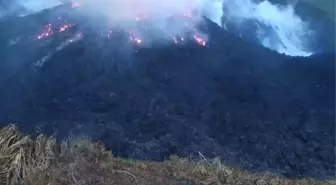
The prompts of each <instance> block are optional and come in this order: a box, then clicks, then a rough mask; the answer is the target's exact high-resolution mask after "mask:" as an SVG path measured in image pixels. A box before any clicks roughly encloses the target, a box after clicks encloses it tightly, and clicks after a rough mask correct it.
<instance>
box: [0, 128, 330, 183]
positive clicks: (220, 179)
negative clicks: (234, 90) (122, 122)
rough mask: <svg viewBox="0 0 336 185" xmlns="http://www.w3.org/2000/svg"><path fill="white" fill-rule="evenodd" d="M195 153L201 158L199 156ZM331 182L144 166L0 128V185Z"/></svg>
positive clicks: (190, 164)
mask: <svg viewBox="0 0 336 185" xmlns="http://www.w3.org/2000/svg"><path fill="white" fill-rule="evenodd" d="M200 155H201V154H200ZM334 183H335V181H315V180H312V179H304V180H289V179H284V178H280V177H278V176H275V175H271V174H251V173H248V172H244V171H241V170H237V169H233V168H229V167H227V166H225V165H223V164H222V163H221V162H220V160H218V159H213V160H207V159H205V158H204V159H203V160H200V161H194V160H191V159H181V158H178V157H172V158H171V159H170V160H167V161H164V162H145V161H136V160H125V159H120V158H116V157H113V156H112V154H111V152H109V151H107V150H106V149H105V148H104V147H103V146H102V145H101V144H97V143H93V142H91V141H90V140H89V139H88V138H86V137H81V138H72V139H68V140H66V141H63V142H61V143H59V144H57V143H56V140H55V139H54V138H51V137H45V136H43V135H40V136H39V137H37V138H36V139H35V140H33V139H31V138H30V137H29V136H26V135H23V134H22V133H20V132H18V131H17V129H16V128H15V126H14V125H10V126H8V127H5V128H3V129H1V130H0V185H17V184H26V185H93V184H94V185H107V184H109V185H113V184H118V185H224V184H225V185H226V184H228V185H229V184H230V185H231V184H232V185H234V184H241V185H249V184H251V185H252V184H255V185H267V184H270V185H280V184H281V185H292V184H299V185H300V184H301V185H313V184H334Z"/></svg>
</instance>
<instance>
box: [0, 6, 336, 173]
mask: <svg viewBox="0 0 336 185" xmlns="http://www.w3.org/2000/svg"><path fill="white" fill-rule="evenodd" d="M51 11H60V12H62V11H63V9H55V10H51ZM68 16H69V19H73V20H74V21H77V22H76V23H77V24H76V26H73V27H71V29H69V30H67V31H65V32H62V33H59V34H55V35H53V36H52V37H51V38H48V39H46V40H42V41H41V40H36V39H35V40H34V39H30V38H29V35H31V34H33V33H35V31H36V30H38V29H40V27H41V26H42V25H46V24H47V23H48V21H49V20H50V18H53V16H51V14H50V12H49V11H45V12H41V13H38V14H34V15H31V16H27V17H23V18H8V19H4V20H2V21H1V23H0V27H1V30H2V31H1V35H0V40H1V41H2V42H1V44H0V45H1V46H0V47H1V50H0V54H1V60H0V74H1V78H0V88H1V92H0V122H1V123H3V125H7V124H8V123H16V124H17V125H18V127H19V128H20V129H21V130H22V131H24V132H26V133H30V134H33V135H34V134H35V135H36V134H38V133H46V134H49V135H55V136H56V137H57V138H60V139H63V138H66V137H68V136H69V135H81V134H85V135H88V136H89V137H90V138H92V139H93V140H95V141H100V142H103V143H104V144H105V145H106V146H107V147H108V148H110V149H112V150H113V151H112V152H113V154H114V155H117V156H121V157H125V158H132V159H133V158H134V159H144V160H164V159H166V158H168V157H169V156H170V155H178V156H182V157H185V156H190V155H196V156H198V155H199V153H201V154H202V155H204V156H205V157H207V158H212V157H220V158H221V159H222V160H223V161H225V162H226V163H228V164H231V165H239V166H241V167H243V168H245V169H247V170H251V171H267V172H268V171H270V172H275V173H280V174H283V175H285V176H287V177H314V178H323V179H324V178H329V177H332V176H333V175H334V174H335V153H334V148H335V119H334V118H335V96H334V95H335V63H334V60H335V53H332V52H328V51H326V52H321V53H319V54H315V55H313V56H311V57H288V56H285V55H281V54H278V53H276V52H275V51H271V50H269V49H267V48H264V47H262V46H259V45H258V44H256V43H253V42H249V41H246V40H243V39H241V38H239V37H237V36H235V35H234V34H232V33H230V32H227V31H225V30H224V29H222V28H220V27H219V26H217V25H216V24H215V23H213V22H211V21H209V20H208V19H204V21H203V24H202V25H201V26H200V29H201V30H203V31H204V32H205V33H207V35H208V36H209V40H208V42H207V44H206V46H201V45H199V44H197V43H195V42H193V41H187V42H185V43H184V44H181V45H177V44H167V45H164V46H162V45H160V46H159V47H138V46H136V45H132V44H128V43H127V42H126V41H125V40H127V39H125V38H127V37H126V36H125V35H123V33H122V32H120V33H118V35H117V36H116V37H115V39H116V40H109V39H107V38H106V37H102V36H101V35H99V34H97V33H96V31H95V30H92V29H90V27H86V25H85V22H81V21H82V20H79V19H77V18H76V16H75V14H74V15H68ZM29 20H37V21H35V22H34V23H31V24H24V23H26V22H31V21H29ZM3 30H4V31H3ZM23 30H24V32H23ZM78 34H79V35H78ZM9 38H10V39H9ZM33 51H34V52H33ZM125 51H128V53H127V54H125Z"/></svg>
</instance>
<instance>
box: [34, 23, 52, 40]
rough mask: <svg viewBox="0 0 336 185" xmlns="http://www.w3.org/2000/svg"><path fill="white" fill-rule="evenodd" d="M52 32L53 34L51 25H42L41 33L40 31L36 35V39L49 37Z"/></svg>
mask: <svg viewBox="0 0 336 185" xmlns="http://www.w3.org/2000/svg"><path fill="white" fill-rule="evenodd" d="M52 34H54V31H53V30H52V25H51V24H48V25H46V26H45V27H44V29H43V31H42V33H40V34H39V35H38V36H37V39H43V38H46V37H49V36H50V35H52Z"/></svg>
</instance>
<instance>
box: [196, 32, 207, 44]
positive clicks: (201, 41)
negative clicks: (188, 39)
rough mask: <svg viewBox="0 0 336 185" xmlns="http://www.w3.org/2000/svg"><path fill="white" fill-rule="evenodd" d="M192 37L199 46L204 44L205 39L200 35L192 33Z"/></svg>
mask: <svg viewBox="0 0 336 185" xmlns="http://www.w3.org/2000/svg"><path fill="white" fill-rule="evenodd" d="M194 39H195V41H196V42H197V43H198V44H199V45H201V46H206V43H207V42H206V40H205V39H203V38H202V37H200V36H197V35H194Z"/></svg>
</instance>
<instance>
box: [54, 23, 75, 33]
mask: <svg viewBox="0 0 336 185" xmlns="http://www.w3.org/2000/svg"><path fill="white" fill-rule="evenodd" d="M73 26H74V24H65V25H63V26H61V27H60V28H59V30H58V32H63V31H65V30H67V29H69V28H71V27H73Z"/></svg>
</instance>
